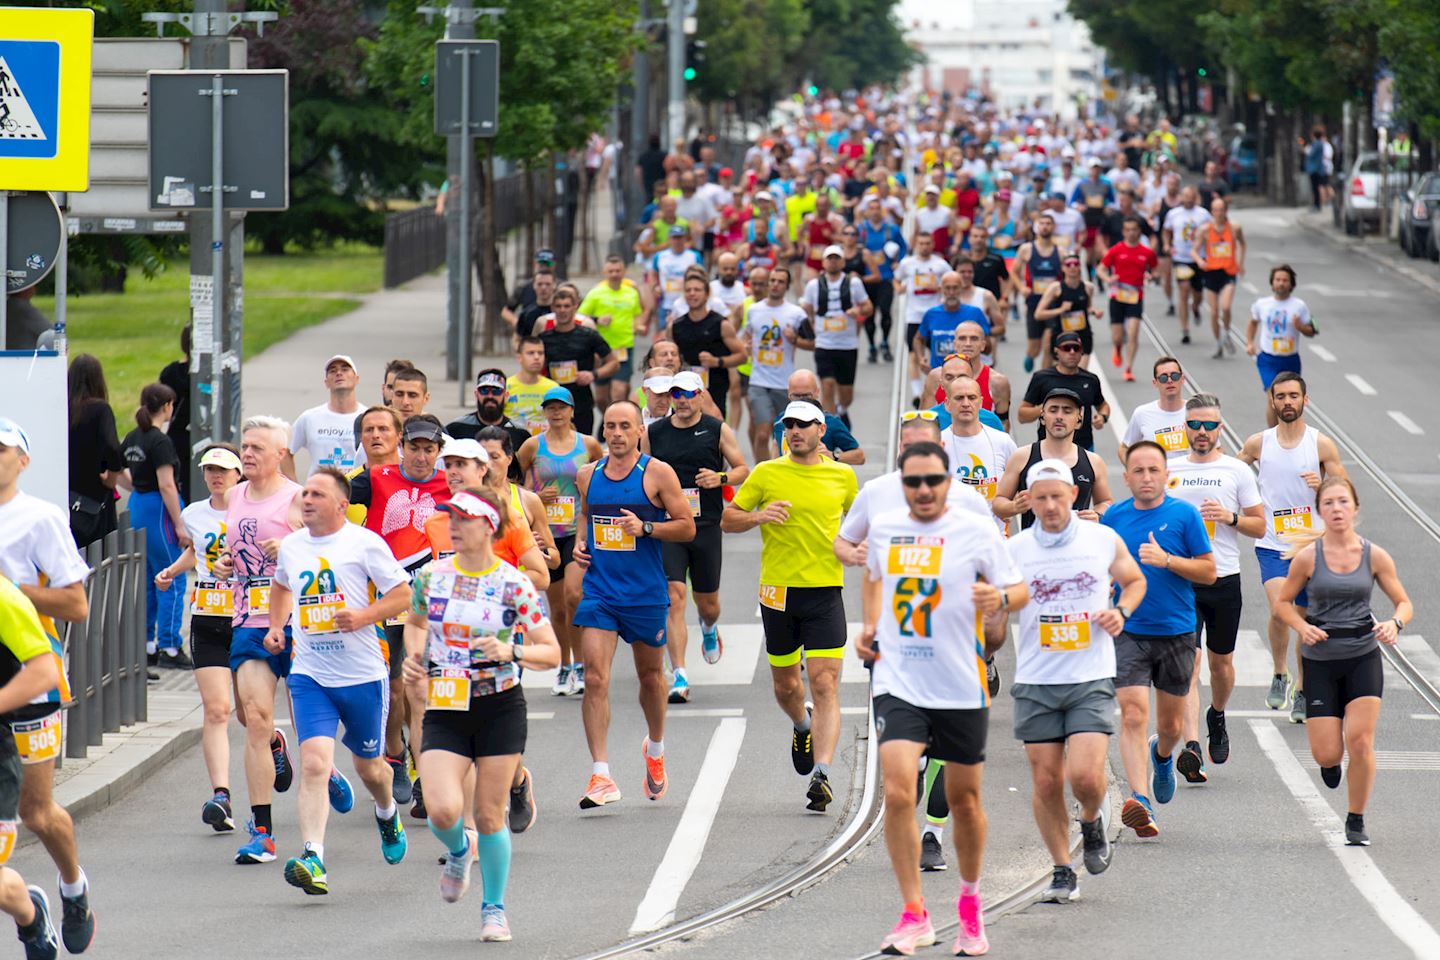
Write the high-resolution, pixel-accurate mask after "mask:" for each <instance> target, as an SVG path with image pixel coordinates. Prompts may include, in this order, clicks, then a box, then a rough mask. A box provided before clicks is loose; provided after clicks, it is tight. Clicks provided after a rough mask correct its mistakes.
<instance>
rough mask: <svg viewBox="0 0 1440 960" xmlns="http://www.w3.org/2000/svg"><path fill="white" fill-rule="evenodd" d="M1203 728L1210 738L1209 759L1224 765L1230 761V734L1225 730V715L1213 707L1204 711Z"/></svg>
mask: <svg viewBox="0 0 1440 960" xmlns="http://www.w3.org/2000/svg"><path fill="white" fill-rule="evenodd" d="M1205 726H1206V728H1207V732H1208V734H1209V737H1210V759H1211V760H1213V761H1214V762H1215V763H1224V762H1225V761H1226V760H1229V759H1230V732H1229V731H1228V730H1226V729H1225V714H1224V712H1223V711H1220V710H1216V709H1215V708H1214V707H1207V708H1206V709H1205Z"/></svg>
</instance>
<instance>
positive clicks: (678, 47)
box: [645, 0, 685, 200]
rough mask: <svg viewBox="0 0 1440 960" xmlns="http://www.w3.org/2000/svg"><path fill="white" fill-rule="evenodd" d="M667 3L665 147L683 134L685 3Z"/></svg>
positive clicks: (678, 1)
mask: <svg viewBox="0 0 1440 960" xmlns="http://www.w3.org/2000/svg"><path fill="white" fill-rule="evenodd" d="M669 3H670V9H669V10H668V11H667V14H668V15H667V17H666V29H667V32H668V34H669V36H668V37H667V38H666V51H665V53H666V58H667V66H668V68H669V74H670V108H669V111H668V115H667V117H666V124H665V125H666V128H667V129H666V139H667V141H668V142H667V143H666V144H665V147H666V149H669V147H670V145H671V144H672V143H674V142H675V141H676V140H679V139H682V138H684V136H685V4H684V2H683V0H669ZM645 199H646V200H649V199H650V198H649V197H646V198H645Z"/></svg>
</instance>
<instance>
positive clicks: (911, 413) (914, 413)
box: [900, 410, 940, 423]
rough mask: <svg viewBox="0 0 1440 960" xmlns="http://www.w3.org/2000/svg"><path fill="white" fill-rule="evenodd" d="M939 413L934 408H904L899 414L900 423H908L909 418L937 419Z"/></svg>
mask: <svg viewBox="0 0 1440 960" xmlns="http://www.w3.org/2000/svg"><path fill="white" fill-rule="evenodd" d="M939 419H940V414H938V413H936V412H935V411H934V410H906V411H905V412H904V413H902V414H900V422H901V423H909V422H910V421H911V420H939Z"/></svg>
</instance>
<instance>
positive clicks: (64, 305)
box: [55, 193, 70, 360]
mask: <svg viewBox="0 0 1440 960" xmlns="http://www.w3.org/2000/svg"><path fill="white" fill-rule="evenodd" d="M55 202H56V203H58V204H59V205H60V252H59V254H58V255H57V256H56V257H55V331H56V334H57V336H56V342H55V349H56V350H57V351H59V353H60V358H61V359H62V360H63V359H64V358H65V356H66V354H67V353H68V352H69V349H68V347H67V342H68V338H67V337H66V334H65V322H66V318H67V317H68V316H69V313H70V311H69V309H68V307H69V304H68V298H69V295H70V214H69V209H70V194H68V193H57V194H55Z"/></svg>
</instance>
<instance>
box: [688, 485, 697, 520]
mask: <svg viewBox="0 0 1440 960" xmlns="http://www.w3.org/2000/svg"><path fill="white" fill-rule="evenodd" d="M685 499H686V500H688V501H689V502H690V516H692V517H698V516H700V488H699V487H686V488H685Z"/></svg>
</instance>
